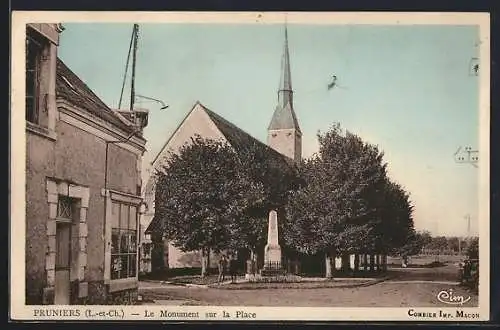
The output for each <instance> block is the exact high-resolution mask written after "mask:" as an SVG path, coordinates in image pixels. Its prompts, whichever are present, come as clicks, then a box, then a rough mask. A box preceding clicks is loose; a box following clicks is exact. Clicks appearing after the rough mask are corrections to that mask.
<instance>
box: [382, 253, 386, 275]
mask: <svg viewBox="0 0 500 330" xmlns="http://www.w3.org/2000/svg"><path fill="white" fill-rule="evenodd" d="M382 270H383V271H384V272H386V271H387V254H383V255H382Z"/></svg>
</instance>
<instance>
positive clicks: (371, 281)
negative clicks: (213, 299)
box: [208, 278, 388, 291]
mask: <svg viewBox="0 0 500 330" xmlns="http://www.w3.org/2000/svg"><path fill="white" fill-rule="evenodd" d="M358 280H359V279H358ZM386 280H388V278H378V279H368V280H367V281H365V282H364V283H355V284H343V285H342V284H339V285H333V286H328V285H324V286H318V287H304V288H297V289H300V290H315V289H346V288H359V287H366V286H371V285H375V284H378V283H381V282H384V281H386ZM334 281H335V280H334ZM334 281H333V282H334ZM321 282H323V281H316V282H309V283H321ZM324 282H330V283H332V281H326V280H325V281H324ZM244 283H249V282H244ZM300 283H308V282H305V281H304V282H288V284H300ZM269 284H272V283H269ZM275 284H280V283H275ZM281 284H283V283H281ZM208 288H212V289H220V290H234V291H237V290H275V289H290V288H288V287H286V286H284V287H272V286H271V287H267V288H265V287H263V288H251V287H248V288H238V287H230V286H228V285H213V286H208Z"/></svg>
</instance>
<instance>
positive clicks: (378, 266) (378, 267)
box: [376, 254, 381, 272]
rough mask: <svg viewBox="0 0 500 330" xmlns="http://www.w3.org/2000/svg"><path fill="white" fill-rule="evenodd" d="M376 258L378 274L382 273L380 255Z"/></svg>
mask: <svg viewBox="0 0 500 330" xmlns="http://www.w3.org/2000/svg"><path fill="white" fill-rule="evenodd" d="M376 258H377V272H380V270H381V268H380V254H377V255H376Z"/></svg>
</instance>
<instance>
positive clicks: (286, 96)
mask: <svg viewBox="0 0 500 330" xmlns="http://www.w3.org/2000/svg"><path fill="white" fill-rule="evenodd" d="M280 78H281V80H280V87H279V90H278V103H279V105H280V106H281V107H282V108H284V107H285V106H286V105H287V104H288V103H290V106H291V108H292V109H293V89H292V73H291V70H290V52H289V50H288V28H287V25H286V23H285V44H284V46H283V57H282V58H281V77H280Z"/></svg>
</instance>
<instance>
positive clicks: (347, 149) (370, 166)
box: [284, 125, 390, 277]
mask: <svg viewBox="0 0 500 330" xmlns="http://www.w3.org/2000/svg"><path fill="white" fill-rule="evenodd" d="M318 140H319V145H320V149H319V153H318V155H316V156H313V157H312V158H311V159H309V160H306V161H305V162H304V163H303V164H302V166H301V171H300V174H301V177H302V179H303V180H304V182H305V184H304V185H303V186H302V187H300V188H299V189H298V190H297V191H295V192H293V193H292V194H291V196H290V199H289V201H288V204H287V208H286V213H287V217H286V220H287V223H286V227H285V233H284V237H285V240H286V242H287V243H288V244H289V245H290V246H292V245H295V246H296V248H297V249H298V250H299V252H302V253H307V254H315V253H318V252H322V253H325V262H326V265H327V268H326V276H327V277H328V276H331V263H332V257H333V256H337V255H345V254H349V253H357V252H361V251H360V250H363V249H364V250H368V249H370V248H374V247H375V246H376V245H377V244H379V243H378V241H377V238H374V237H373V236H374V235H373V233H374V230H375V229H376V228H377V226H379V224H380V223H381V220H380V211H379V207H380V205H381V203H382V202H381V200H382V198H381V197H380V195H381V193H382V192H383V191H384V189H385V188H386V187H387V186H386V182H387V180H386V165H385V164H383V163H382V158H383V153H381V152H379V150H378V148H377V147H376V146H373V145H370V144H368V143H365V142H363V141H362V140H361V139H360V138H359V137H358V136H356V135H354V134H352V133H349V132H346V134H345V135H343V134H342V132H341V129H340V126H339V125H336V126H334V127H332V129H331V130H330V131H328V132H327V133H325V134H320V133H318ZM387 203H390V202H387ZM379 233H380V232H379ZM379 245H380V244H379Z"/></svg>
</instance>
